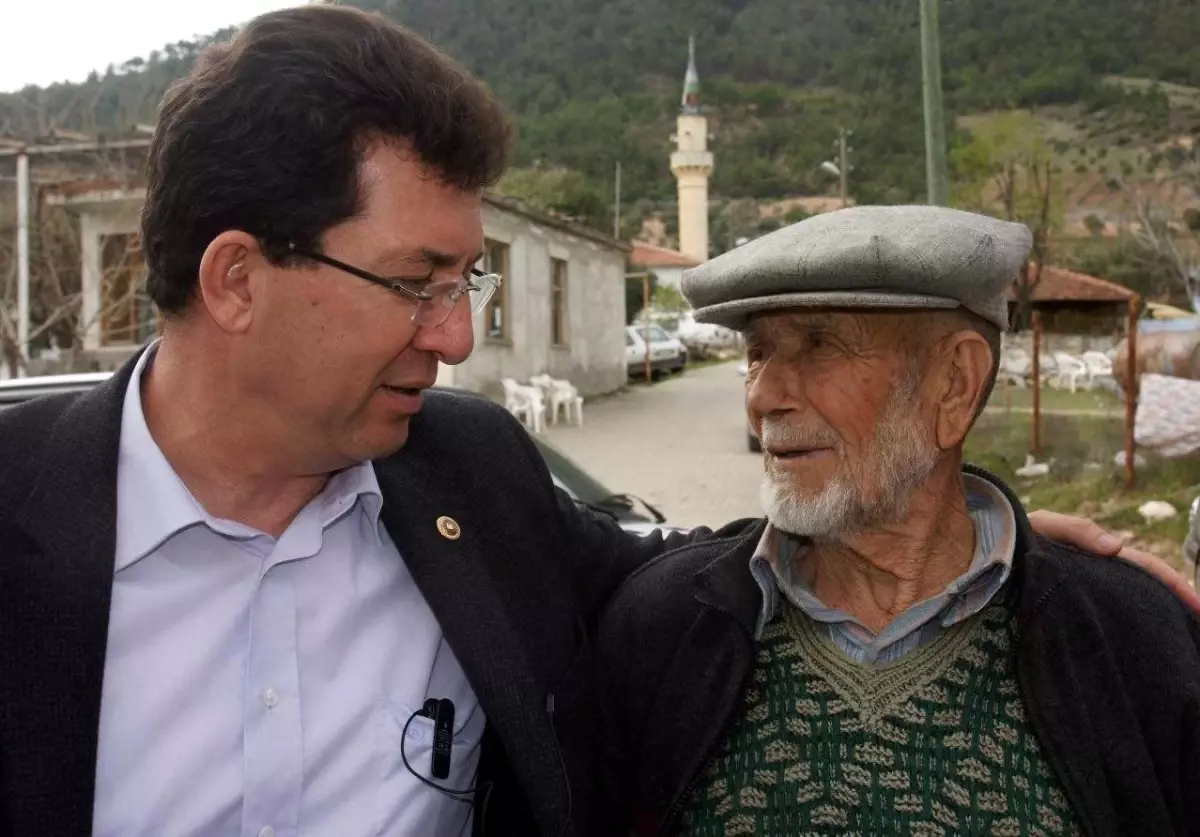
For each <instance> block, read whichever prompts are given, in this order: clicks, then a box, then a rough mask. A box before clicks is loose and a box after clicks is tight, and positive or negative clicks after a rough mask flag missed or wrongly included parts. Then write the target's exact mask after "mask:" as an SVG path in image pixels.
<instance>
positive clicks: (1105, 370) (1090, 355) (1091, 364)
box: [1083, 352, 1113, 386]
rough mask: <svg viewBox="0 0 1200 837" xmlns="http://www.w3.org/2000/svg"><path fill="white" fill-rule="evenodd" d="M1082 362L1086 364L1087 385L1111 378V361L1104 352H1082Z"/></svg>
mask: <svg viewBox="0 0 1200 837" xmlns="http://www.w3.org/2000/svg"><path fill="white" fill-rule="evenodd" d="M1083 363H1084V365H1085V366H1087V371H1088V385H1089V386H1094V385H1096V384H1098V383H1100V382H1101V381H1105V380H1107V379H1110V378H1113V362H1112V360H1111V359H1110V358H1109V357H1108V355H1106V354H1104V352H1084V353H1083Z"/></svg>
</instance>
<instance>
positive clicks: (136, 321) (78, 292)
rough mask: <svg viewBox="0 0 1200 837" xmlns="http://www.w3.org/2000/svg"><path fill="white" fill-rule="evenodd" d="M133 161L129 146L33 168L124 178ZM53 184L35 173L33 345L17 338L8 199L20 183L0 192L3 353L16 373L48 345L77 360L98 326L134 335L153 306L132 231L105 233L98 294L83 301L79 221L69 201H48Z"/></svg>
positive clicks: (44, 173) (66, 176)
mask: <svg viewBox="0 0 1200 837" xmlns="http://www.w3.org/2000/svg"><path fill="white" fill-rule="evenodd" d="M131 168H132V166H131V164H130V161H129V160H128V159H126V158H125V156H124V154H120V155H108V154H101V153H96V154H89V155H88V156H87V157H86V158H85V159H81V160H75V161H72V163H71V164H70V165H65V164H59V163H56V164H55V165H54V166H50V165H47V166H46V167H44V168H43V169H35V173H36V174H38V175H39V176H40V177H43V178H44V177H50V178H52V179H53V178H61V179H62V180H64V181H70V180H79V179H82V180H88V179H95V180H100V181H114V180H115V181H124V180H127V179H128V176H129V172H130V171H131ZM6 185H11V184H6ZM47 185H49V184H47V183H46V182H45V181H44V180H43V181H41V182H39V181H38V180H35V182H34V190H33V195H31V207H30V209H31V211H30V224H29V279H30V282H29V314H30V327H29V339H28V345H27V346H24V347H23V346H21V345H20V343H19V337H18V334H19V328H18V322H17V318H18V305H17V298H18V288H17V275H18V267H17V258H16V218H15V212H14V211H13V208H14V206H15V200H11V199H10V196H11V195H12V193H13V192H14V191H15V190H13V189H11V188H10V189H9V190H7V194H2V195H0V361H2V362H3V363H4V364H5V367H6V368H7V370H8V372H9V374H11V375H19V374H23V373H27V372H28V371H29V370H28V364H27V362H26V360H25V358H26V357H32V356H34V355H36V354H37V352H38V350H40V349H44V348H48V347H53V348H55V349H57V350H60V351H61V352H64V353H66V355H67V357H66V358H65V362H66V365H67V366H68V367H69V366H71V365H72V362H73V360H74V359H75V358H76V357H78V356H79V354H80V351H81V349H82V347H83V346H84V345H85V338H86V335H88V333H89V332H91V331H92V330H93V329H96V328H99V330H100V332H101V341H102V342H104V341H105V340H106V338H108V339H116V340H118V341H120V340H122V339H133V340H135V341H136V339H137V337H138V336H140V331H141V328H140V326H141V322H142V317H141V316H140V312H147V311H150V310H151V304H150V301H149V299H148V298H147V297H146V294H145V290H144V281H143V279H144V270H143V268H142V262H141V253H140V246H139V243H138V241H137V237H136V236H133V235H129V236H110V237H107V238H105V239H104V241H103V243H104V247H103V249H104V252H103V253H102V257H101V264H100V267H101V276H100V277H99V280H100V282H99V285H100V287H99V299H98V300H95V301H94V304H92V305H85V304H84V303H85V300H84V295H83V281H82V280H83V277H82V264H81V262H82V245H81V240H80V229H79V226H80V222H79V219H78V218H77V217H76V216H75V215H74V214H73V213H71V212H69V211H68V210H67V209H65V208H63V207H59V206H49V205H47V204H46V202H45V201H44V200H43V199H42V196H43V190H44V187H45V186H47ZM85 311H91V312H93V313H88V314H85ZM22 349H24V350H25V351H22Z"/></svg>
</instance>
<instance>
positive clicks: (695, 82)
mask: <svg viewBox="0 0 1200 837" xmlns="http://www.w3.org/2000/svg"><path fill="white" fill-rule="evenodd" d="M683 112H684V113H699V112H700V74H699V73H697V72H696V36H695V35H689V36H688V65H687V72H686V73H685V74H684V76H683Z"/></svg>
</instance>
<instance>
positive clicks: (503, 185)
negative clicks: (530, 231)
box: [496, 166, 612, 229]
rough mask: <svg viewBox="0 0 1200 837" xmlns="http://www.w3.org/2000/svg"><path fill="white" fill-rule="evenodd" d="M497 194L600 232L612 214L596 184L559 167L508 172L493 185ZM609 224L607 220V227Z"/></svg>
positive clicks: (581, 175) (609, 203)
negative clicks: (597, 228)
mask: <svg viewBox="0 0 1200 837" xmlns="http://www.w3.org/2000/svg"><path fill="white" fill-rule="evenodd" d="M496 191H497V192H499V193H500V194H502V195H508V196H509V197H514V198H518V199H520V200H522V201H525V202H526V203H528V204H529V205H530V206H533V207H537V208H538V209H543V210H547V211H550V212H553V213H556V214H558V215H563V216H566V217H568V218H572V219H574V220H577V221H581V222H583V223H586V224H591V225H592V226H594V227H599V228H601V229H605V228H606V226H605V220H606V217H605V216H608V215H610V214H611V212H612V209H611V202H610V201H608V200H606V199H605V197H604V195H602V194H601V192H600V190H599V188H598V187H597V186H596V184H595V183H593V182H592V181H590V180H588V178H587V177H585V176H584V175H583V174H581V173H580V172H577V171H574V170H572V169H567V168H562V167H558V166H555V167H542V166H532V167H529V168H513V169H509V170H508V171H507V172H506V173H505V175H504V177H503V178H502V179H501V180H500V182H499V183H498V184H496ZM611 224H612V222H611V220H609V221H608V226H611Z"/></svg>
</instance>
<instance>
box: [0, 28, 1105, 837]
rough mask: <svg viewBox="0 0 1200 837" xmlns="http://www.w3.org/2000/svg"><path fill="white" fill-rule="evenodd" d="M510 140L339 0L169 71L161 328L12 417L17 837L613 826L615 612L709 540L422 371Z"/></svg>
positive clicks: (543, 831) (6, 620) (156, 177)
mask: <svg viewBox="0 0 1200 837" xmlns="http://www.w3.org/2000/svg"><path fill="white" fill-rule="evenodd" d="M508 140H509V126H508V123H507V121H506V119H505V117H504V115H503V113H502V112H501V109H500V107H499V105H498V104H497V103H496V101H495V100H494V99H493V98H492V96H491V95H490V94H489V93H488V92H487V91H486V89H485V88H483V87H482V86H481V85H480V84H479V83H478V82H477V81H476V80H474V79H473V78H472V77H470V76H469V75H468V74H467V73H466V72H464V71H463V70H462V69H461V68H459V67H458V66H457V65H455V64H454V63H452V62H451V61H449V60H448V59H447V58H446V57H445V56H443V55H441V54H440V53H438V52H437V51H436V50H434V49H433V48H432V47H431V46H429V45H428V44H427V43H425V42H424V41H422V40H421V39H420V38H418V37H416V36H415V35H413V34H412V33H410V32H408V31H407V30H404V29H402V28H400V27H398V26H394V25H392V24H389V23H386V22H385V21H383V20H382V19H381V18H379V17H376V16H371V15H366V14H363V13H360V12H357V11H354V10H352V9H348V8H341V7H335V6H326V5H323V4H312V5H308V6H304V7H301V8H295V9H290V10H286V11H280V12H275V13H271V14H268V15H265V16H263V17H260V18H258V19H256V20H255V21H253V22H252V23H250V24H249V25H248V26H247V27H246V28H245V29H244V30H242V31H241V32H240V33H239V34H238V35H237V36H236V37H235V38H234V40H233V41H232V42H231V43H228V44H222V45H219V46H215V47H213V48H211V49H209V50H208V51H206V52H205V53H204V54H203V55H202V56H200V58H199V59H198V62H197V64H196V66H195V68H194V69H193V71H192V73H191V74H190V75H189V77H188V78H186V79H185V80H183V81H182V82H180V83H179V84H178V85H177V86H175V87H174V88H173V89H172V90H171V91H170V92H169V93H168V95H167V97H166V100H165V102H164V104H163V107H162V110H161V115H160V120H159V124H158V127H157V130H156V133H155V138H154V143H153V147H152V149H151V153H150V159H149V170H148V186H147V197H146V204H145V208H144V212H143V218H142V231H143V235H142V242H143V248H144V253H145V257H146V261H147V264H148V266H149V269H150V279H149V293H150V295H151V296H152V297H153V299H154V301H155V303H156V305H157V306H158V308H159V309H160V310H161V312H162V313H163V316H164V321H165V326H164V329H163V334H162V337H161V339H160V340H159V341H158V342H156V343H155V344H154V345H152V346H151V347H150V348H149V349H147V350H146V351H144V352H142V353H141V354H140V355H139V356H138V357H137V358H136V359H135V360H134V361H132V362H131V363H130V364H129V365H127V366H126V367H125V368H124V369H123V370H122V371H121V372H120V373H118V374H117V375H115V376H114V377H113V378H112V379H111V380H110V381H109V382H108V383H106V384H105V385H103V386H101V387H99V388H97V389H96V390H93V391H91V392H89V393H88V394H86V395H83V396H81V397H78V398H75V399H71V398H51V399H47V400H43V401H38V402H32V403H30V404H27V405H24V406H21V407H16V408H13V409H11V410H8V411H5V413H4V414H3V415H2V416H0V462H3V463H4V472H3V475H2V476H0V835H12V834H15V835H35V834H37V835H68V834H70V835H82V834H89V833H92V834H95V835H103V836H104V837H109V836H110V835H111V836H112V837H116V835H120V837H140V836H142V835H145V836H146V837H148V836H149V835H165V834H196V835H221V837H225V835H240V837H255V835H257V837H294V835H299V834H305V835H338V836H339V837H341V836H342V835H346V837H357V835H367V834H372V835H414V837H417V836H418V835H419V837H445V835H462V834H467V833H469V832H470V831H471V829H472V828H474V829H475V830H476V831H477V832H482V831H483V830H486V833H487V834H488V835H489V837H502V836H503V835H522V837H527V836H528V835H547V837H554V835H581V834H588V833H590V828H591V824H592V823H594V822H596V820H597V816H596V811H595V805H594V801H593V793H594V792H593V788H594V786H595V781H594V780H595V775H594V764H593V762H594V755H595V751H596V743H595V741H594V738H593V737H594V732H593V729H594V726H595V724H594V721H595V713H594V712H593V703H592V701H593V697H592V679H593V663H592V656H591V650H590V646H589V643H588V634H589V631H590V629H591V627H592V626H593V623H594V621H595V619H596V617H597V615H598V613H599V612H600V609H601V607H602V606H603V604H604V602H605V601H606V600H607V599H608V598H609V597H610V596H611V594H612V593H613V591H614V590H615V588H616V587H617V585H618V584H620V582H621V581H622V580H623V579H624V578H625V577H626V576H627V575H628V574H629V573H630V572H631V571H632V570H633V569H634V568H635V567H637V566H639V565H641V564H642V563H644V562H645V561H647V560H649V559H650V558H652V557H654V556H655V555H658V554H660V553H661V552H663V551H664V550H665V549H667V548H669V547H672V546H675V545H678V544H680V543H682V542H683V541H684V540H685V539H684V538H682V537H681V536H678V535H676V536H673V537H672V538H671V539H664V538H661V537H658V536H654V537H650V538H646V539H644V540H639V539H636V538H633V537H631V536H628V535H626V534H625V533H623V532H622V531H621V530H620V529H619V528H618V527H617V526H616V525H615V523H614V522H613V521H611V520H609V519H607V518H606V517H603V516H595V515H592V514H589V513H588V512H587V511H586V510H581V509H579V508H577V507H576V506H575V505H574V504H573V503H572V502H571V501H570V500H569V499H567V498H566V497H565V495H563V494H561V493H557V492H556V491H555V489H554V487H553V484H552V482H551V480H550V478H549V475H548V473H547V472H546V469H545V466H544V465H543V463H542V460H541V458H540V457H539V455H538V453H537V450H536V448H535V446H534V445H533V444H532V442H531V440H530V439H529V437H528V436H527V434H526V433H525V432H524V430H523V429H522V427H521V426H520V425H519V424H518V423H516V422H515V421H514V420H513V419H512V418H511V417H510V416H508V414H507V413H505V412H504V411H503V410H502V409H500V408H499V407H497V406H494V405H492V404H490V403H488V402H486V401H485V400H483V399H480V398H477V397H474V396H469V395H460V394H452V393H446V392H427V390H429V388H430V387H431V386H432V385H433V383H434V381H435V379H436V377H437V368H438V364H439V363H446V364H455V363H460V362H462V361H463V360H464V359H465V358H466V357H467V356H468V355H469V354H470V352H471V349H472V346H473V334H472V311H473V310H479V309H480V307H481V306H482V305H483V304H484V303H485V302H486V300H487V297H488V295H489V294H490V293H491V292H492V291H493V290H494V289H495V287H496V285H497V284H498V282H499V281H501V280H500V278H499V277H495V276H486V275H480V274H479V273H478V272H477V271H476V270H475V269H474V265H475V264H476V263H477V262H478V261H479V259H480V247H481V243H482V239H483V234H482V225H481V214H480V206H481V194H482V189H483V188H484V187H486V186H488V185H490V184H492V183H494V182H495V181H496V180H497V179H498V178H499V176H500V174H501V172H502V170H503V166H504V157H505V151H506V147H507V145H508ZM364 280H365V281H364ZM1043 522H1044V523H1045V524H1046V526H1045V528H1046V529H1047V531H1053V530H1054V529H1055V526H1056V525H1057V526H1058V531H1059V532H1060V533H1063V532H1067V533H1069V532H1071V531H1072V529H1071V526H1070V525H1069V521H1067V522H1064V521H1063V520H1062V519H1054V518H1050V519H1046V520H1044V521H1043ZM1064 523H1066V525H1065V527H1064ZM1073 531H1074V533H1075V538H1076V539H1083V540H1085V541H1086V543H1085V545H1088V546H1092V547H1094V548H1096V547H1097V546H1098V545H1097V544H1096V542H1095V540H1094V538H1095V534H1094V532H1092V531H1091V530H1088V529H1087V528H1086V525H1085V526H1083V527H1082V528H1081V527H1078V526H1077V527H1076V528H1075V529H1074V530H1073ZM705 536H706V534H705V533H703V532H700V533H696V534H695V535H693V536H692V537H693V538H700V537H705ZM1089 536H1090V538H1091V539H1089ZM1098 548H1103V547H1102V545H1099V547H1098Z"/></svg>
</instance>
